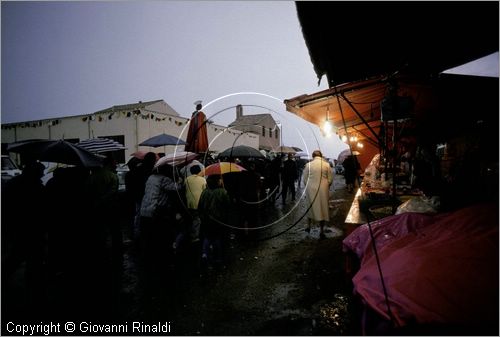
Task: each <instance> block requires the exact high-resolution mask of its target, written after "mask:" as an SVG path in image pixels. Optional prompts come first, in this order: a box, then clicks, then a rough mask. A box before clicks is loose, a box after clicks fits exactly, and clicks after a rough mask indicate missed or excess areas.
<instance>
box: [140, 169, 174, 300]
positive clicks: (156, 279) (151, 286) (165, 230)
mask: <svg viewBox="0 0 500 337" xmlns="http://www.w3.org/2000/svg"><path fill="white" fill-rule="evenodd" d="M174 179H175V168H174V167H172V166H171V165H168V164H163V165H161V166H158V167H157V168H155V169H154V170H153V174H151V175H150V176H149V178H148V180H147V181H146V187H145V190H144V197H143V198H142V202H141V209H140V214H141V222H140V224H141V234H140V235H141V238H140V241H141V261H142V263H143V269H142V272H143V277H144V281H145V289H146V290H147V291H148V292H149V293H148V295H151V296H154V294H155V293H156V292H157V291H158V289H159V287H161V286H162V284H164V282H165V281H167V280H168V278H167V277H166V274H165V273H166V271H167V268H168V265H169V263H171V261H172V260H171V259H172V256H173V251H172V249H171V247H172V243H173V242H174V240H175V227H176V226H175V223H176V214H175V210H174V208H175V206H174V204H175V201H174V200H173V198H175V197H178V193H180V192H179V190H180V189H181V188H182V184H181V183H180V182H175V180H174ZM164 285H165V284H164Z"/></svg>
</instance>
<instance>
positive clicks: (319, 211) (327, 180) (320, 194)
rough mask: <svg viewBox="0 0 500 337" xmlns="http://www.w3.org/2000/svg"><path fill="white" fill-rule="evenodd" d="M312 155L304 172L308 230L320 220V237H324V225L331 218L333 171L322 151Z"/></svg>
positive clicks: (316, 151)
mask: <svg viewBox="0 0 500 337" xmlns="http://www.w3.org/2000/svg"><path fill="white" fill-rule="evenodd" d="M312 157H313V160H312V161H310V162H309V163H307V164H306V166H305V168H304V173H303V180H304V182H305V185H306V196H307V201H308V205H310V208H309V213H308V225H307V228H306V231H307V232H310V231H311V226H312V225H313V223H315V222H319V224H320V234H319V237H320V239H324V238H325V234H324V226H325V224H326V222H327V221H329V220H330V215H329V207H328V199H329V197H330V195H329V192H330V185H331V184H332V182H333V173H332V168H331V167H330V164H329V163H328V162H327V161H326V160H324V159H323V154H322V153H321V151H319V150H315V151H314V152H313V153H312Z"/></svg>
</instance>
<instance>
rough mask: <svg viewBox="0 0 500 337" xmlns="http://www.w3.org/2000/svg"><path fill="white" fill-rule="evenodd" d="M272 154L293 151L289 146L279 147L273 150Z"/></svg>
mask: <svg viewBox="0 0 500 337" xmlns="http://www.w3.org/2000/svg"><path fill="white" fill-rule="evenodd" d="M273 152H277V153H295V152H297V151H295V149H294V148H293V147H291V146H279V147H278V148H277V149H276V150H274V149H273Z"/></svg>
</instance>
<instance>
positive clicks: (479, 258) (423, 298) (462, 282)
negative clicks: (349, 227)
mask: <svg viewBox="0 0 500 337" xmlns="http://www.w3.org/2000/svg"><path fill="white" fill-rule="evenodd" d="M372 229H373V232H374V237H375V242H376V246H377V251H378V255H379V258H380V261H381V268H382V272H383V275H384V281H385V285H386V289H387V293H388V297H389V303H390V307H391V311H392V313H393V315H394V316H395V319H396V321H397V323H398V324H399V325H400V326H404V325H406V324H409V323H410V322H411V323H418V324H428V323H438V324H441V323H442V324H458V325H468V322H474V324H478V323H484V324H491V323H493V324H498V303H499V302H498V301H499V292H498V262H499V261H498V253H499V250H498V249H499V247H498V205H490V204H488V205H477V206H471V207H468V208H464V209H460V210H458V211H454V212H450V213H442V214H436V215H425V214H419V213H404V214H400V215H395V216H391V217H387V218H384V219H381V220H379V221H376V222H373V223H372ZM343 249H344V251H352V252H354V253H355V254H356V255H357V256H358V257H359V258H360V262H361V265H360V270H359V271H358V273H357V274H356V275H355V276H354V278H353V284H354V292H355V293H357V294H358V295H359V296H361V298H362V300H363V301H364V303H365V304H366V305H368V306H369V307H370V308H372V309H373V310H375V311H376V312H377V313H379V314H380V315H381V316H382V317H384V318H385V319H389V316H388V314H387V305H386V302H385V299H384V293H383V289H382V284H381V281H380V276H379V272H378V269H377V264H376V259H375V256H374V254H373V248H372V244H371V239H370V235H369V231H368V227H367V225H366V224H365V225H362V226H360V227H358V228H357V229H356V230H355V231H353V232H352V233H351V234H350V235H349V236H347V237H346V238H345V239H344V241H343ZM495 322H496V323H495Z"/></svg>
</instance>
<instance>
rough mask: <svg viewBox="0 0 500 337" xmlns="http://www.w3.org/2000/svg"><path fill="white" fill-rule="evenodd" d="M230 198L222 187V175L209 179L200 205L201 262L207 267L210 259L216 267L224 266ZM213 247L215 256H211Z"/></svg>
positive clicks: (209, 177)
mask: <svg viewBox="0 0 500 337" xmlns="http://www.w3.org/2000/svg"><path fill="white" fill-rule="evenodd" d="M230 207H231V205H230V198H229V194H228V193H227V191H226V189H225V188H224V187H223V185H222V176H221V175H210V176H208V177H207V188H206V189H205V190H204V191H203V193H202V194H201V197H200V202H199V204H198V212H199V214H200V219H201V228H200V238H201V240H202V255H201V262H202V266H203V267H207V266H208V263H209V259H210V257H213V259H212V260H213V262H214V263H215V264H216V267H222V264H223V244H224V242H223V239H224V234H225V228H224V225H225V224H226V223H227V220H228V219H227V216H226V215H227V212H228V209H230ZM210 246H212V249H213V254H211V251H210Z"/></svg>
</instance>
